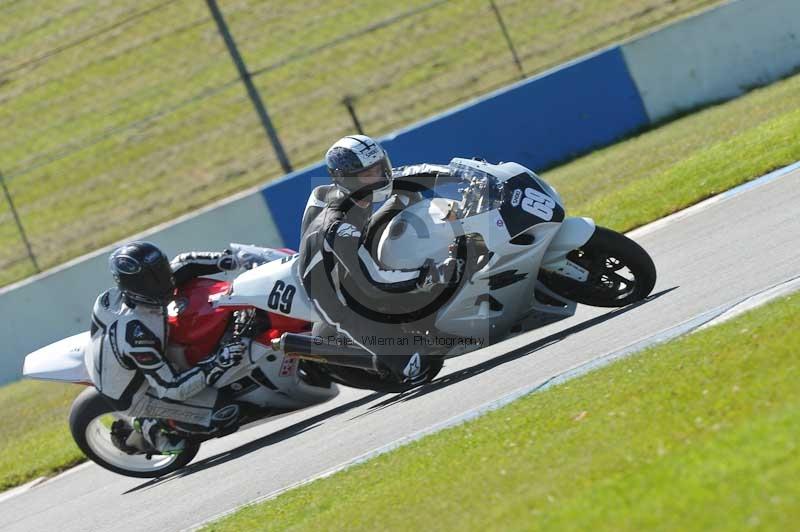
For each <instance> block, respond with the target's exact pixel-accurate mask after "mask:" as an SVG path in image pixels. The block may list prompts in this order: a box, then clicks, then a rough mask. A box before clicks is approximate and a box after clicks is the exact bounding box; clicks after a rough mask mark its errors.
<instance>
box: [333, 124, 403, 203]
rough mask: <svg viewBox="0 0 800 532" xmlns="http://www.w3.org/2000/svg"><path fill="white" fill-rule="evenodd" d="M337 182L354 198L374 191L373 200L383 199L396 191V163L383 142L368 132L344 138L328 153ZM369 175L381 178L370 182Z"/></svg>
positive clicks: (335, 181) (365, 195) (362, 197)
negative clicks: (369, 135)
mask: <svg viewBox="0 0 800 532" xmlns="http://www.w3.org/2000/svg"><path fill="white" fill-rule="evenodd" d="M325 163H326V164H327V166H328V173H330V175H331V178H332V179H333V182H334V183H336V184H337V185H339V186H340V187H341V188H343V189H344V190H345V191H346V192H347V193H348V194H350V195H351V196H352V197H353V198H354V199H364V198H366V197H367V196H368V195H369V194H370V193H372V201H376V202H377V201H383V200H385V199H386V198H388V197H389V194H390V193H391V191H392V163H391V162H390V161H389V155H388V154H387V153H386V151H385V150H384V149H383V148H382V147H381V145H380V144H378V143H377V142H375V141H374V140H373V139H371V138H370V137H368V136H366V135H350V136H348V137H342V138H341V139H339V140H338V141H336V143H335V144H334V145H333V146H331V147H330V149H329V150H328V152H327V153H326V154H325ZM369 177H379V178H380V179H377V180H374V181H370V180H369Z"/></svg>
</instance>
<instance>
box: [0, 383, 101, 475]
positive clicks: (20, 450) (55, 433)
mask: <svg viewBox="0 0 800 532" xmlns="http://www.w3.org/2000/svg"><path fill="white" fill-rule="evenodd" d="M82 390H83V387H82V386H75V385H73V384H57V383H48V382H33V381H21V382H15V383H13V384H8V385H6V386H3V387H0V427H3V429H2V430H0V490H4V489H7V488H10V487H13V486H17V485H19V484H23V483H25V482H27V481H29V480H32V479H34V478H36V477H39V476H48V475H52V474H53V473H56V472H58V471H61V470H63V469H67V468H68V467H71V466H73V465H75V464H77V463H78V462H82V461H84V460H85V458H84V456H83V454H82V453H81V452H80V450H79V449H78V446H77V445H75V443H74V442H73V441H72V436H71V435H70V433H69V427H68V426H67V418H68V416H69V407H70V405H71V404H72V401H73V399H75V397H76V396H77V395H78V393H80V392H81V391H82Z"/></svg>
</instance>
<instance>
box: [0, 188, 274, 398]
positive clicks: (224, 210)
mask: <svg viewBox="0 0 800 532" xmlns="http://www.w3.org/2000/svg"><path fill="white" fill-rule="evenodd" d="M135 239H136V240H138V239H146V240H150V241H152V242H154V243H156V244H157V245H159V246H160V247H161V248H162V249H163V250H164V251H166V252H167V253H169V254H170V256H174V255H175V254H177V253H179V252H181V251H186V250H192V249H195V250H197V249H212V250H221V249H224V248H225V247H226V246H227V244H228V243H229V242H231V241H236V242H240V243H257V244H260V245H265V246H274V247H281V246H282V245H283V241H282V239H281V238H280V236H279V235H278V231H277V229H276V227H275V224H274V222H273V221H272V216H271V215H270V213H269V210H268V209H267V206H266V204H265V203H264V201H263V200H262V198H261V194H260V193H258V191H248V192H246V193H243V194H238V195H236V196H234V197H232V198H229V199H227V200H225V201H224V202H221V203H218V204H215V205H213V206H210V207H207V208H205V209H203V210H201V211H199V212H196V213H193V214H191V215H188V216H185V217H182V218H181V219H179V220H177V221H176V222H172V223H170V224H169V225H164V226H160V227H156V228H153V229H152V230H150V231H148V232H146V233H142V234H140V235H136V236H133V237H131V238H130V239H128V240H135ZM114 247H115V246H109V247H107V248H103V249H101V250H98V251H96V252H94V253H91V254H90V255H86V256H84V257H81V258H79V259H76V260H74V261H71V262H69V263H67V264H65V265H63V266H61V267H59V268H56V269H54V270H50V271H48V272H45V273H43V274H40V275H38V276H36V277H33V278H31V279H28V280H26V281H23V282H21V283H18V284H16V285H12V286H9V287H6V288H4V289H3V290H1V291H0V316H2V319H0V339H2V348H1V349H0V384H2V383H5V382H8V381H11V380H16V379H18V378H19V377H20V375H21V371H22V360H23V358H24V357H25V355H26V354H28V353H29V352H31V351H33V350H35V349H38V348H39V347H42V346H45V345H47V344H49V343H52V342H55V341H56V340H60V339H61V338H64V337H66V336H69V335H72V334H76V333H79V332H81V331H85V330H88V329H89V324H90V321H89V320H90V315H91V310H92V305H93V304H94V300H95V298H96V297H97V295H98V294H99V293H100V292H101V291H103V290H105V289H107V288H108V287H109V286H110V285H111V283H112V279H111V274H110V272H109V269H108V255H109V253H110V252H111V251H112V250H113V249H114Z"/></svg>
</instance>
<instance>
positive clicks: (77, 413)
mask: <svg viewBox="0 0 800 532" xmlns="http://www.w3.org/2000/svg"><path fill="white" fill-rule="evenodd" d="M115 411H116V410H115V409H114V407H113V406H112V405H111V403H110V402H109V401H108V400H107V399H106V398H104V397H103V396H102V395H101V394H100V392H98V391H97V390H96V389H95V388H92V387H90V388H87V389H86V390H84V391H83V392H81V394H80V395H78V397H77V398H76V399H75V401H74V402H73V403H72V409H71V410H70V413H69V429H70V431H71V432H72V438H73V439H74V440H75V443H76V444H78V447H79V448H80V450H81V451H83V454H85V455H86V457H87V458H89V459H90V460H91V461H92V462H94V463H96V464H97V465H99V466H100V467H104V468H105V469H108V470H109V471H113V472H114V473H119V474H120V475H125V476H128V477H137V478H156V477H161V476H164V475H166V474H168V473H172V472H173V471H177V470H178V469H181V468H182V467H184V466H186V465H187V464H188V463H189V462H191V461H192V459H194V457H195V456H196V455H197V452H198V451H199V450H200V444H199V443H193V442H187V443H186V448H185V449H184V450H183V452H181V453H180V454H179V455H176V456H174V457H166V456H161V455H156V456H154V457H153V459H152V460H148V459H146V458H145V457H144V455H134V456H130V455H125V454H124V453H122V451H119V460H118V463H117V464H114V463H112V462H111V461H109V460H107V459H105V458H103V457H102V456H100V454H102V453H103V451H102V450H101V448H100V447H96V446H97V445H99V444H98V442H102V437H100V438H98V437H96V436H92V437H87V431H93V432H92V434H95V433H96V434H99V433H100V429H101V427H97V426H96V425H93V422H94V421H95V420H97V419H98V418H99V417H101V416H104V415H106V414H111V413H113V412H115ZM93 442H94V443H93ZM103 445H106V444H105V443H104V442H103ZM109 445H110V442H109ZM105 452H106V453H107V454H109V455H113V449H112V448H111V447H108V445H106V451H105ZM98 453H100V454H98ZM126 456H127V457H128V458H125V457H126ZM159 462H163V464H164V465H163V466H158V465H157V464H158V463H159ZM126 463H130V464H131V465H130V466H129V467H130V468H126V467H125V464H126ZM136 463H141V466H138V465H136V466H135V465H134V464H136ZM148 463H150V464H152V466H153V467H152V468H150V469H148V468H147V466H148Z"/></svg>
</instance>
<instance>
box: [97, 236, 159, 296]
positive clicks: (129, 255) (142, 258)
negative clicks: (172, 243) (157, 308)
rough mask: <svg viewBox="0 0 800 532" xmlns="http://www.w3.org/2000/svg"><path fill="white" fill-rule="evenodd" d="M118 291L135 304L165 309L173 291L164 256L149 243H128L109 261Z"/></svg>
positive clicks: (115, 252)
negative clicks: (158, 306) (157, 306)
mask: <svg viewBox="0 0 800 532" xmlns="http://www.w3.org/2000/svg"><path fill="white" fill-rule="evenodd" d="M108 265H109V267H110V268H111V275H113V276H114V281H115V282H116V283H117V286H118V287H119V289H120V291H122V293H123V294H125V295H126V296H127V297H128V298H129V299H131V300H132V301H134V302H136V303H143V304H145V305H167V304H168V303H169V301H170V300H171V299H172V296H173V293H174V291H175V281H174V279H173V278H172V268H170V265H169V259H168V258H167V256H166V255H165V254H164V253H163V252H162V251H161V250H160V249H158V248H157V247H156V246H155V244H152V243H150V242H139V241H137V242H129V243H127V244H124V245H123V246H121V247H119V248H117V249H116V250H115V251H114V252H113V253H112V254H111V256H110V257H109V258H108Z"/></svg>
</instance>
